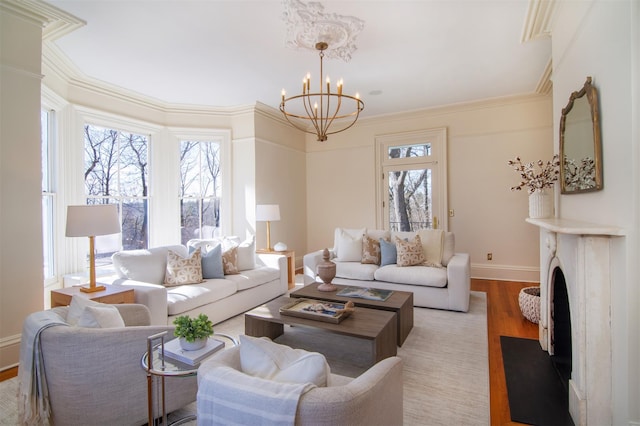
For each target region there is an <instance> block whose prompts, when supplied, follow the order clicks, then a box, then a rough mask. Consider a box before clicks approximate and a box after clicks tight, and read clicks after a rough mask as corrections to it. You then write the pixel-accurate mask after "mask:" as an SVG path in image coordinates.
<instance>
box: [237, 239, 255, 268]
mask: <svg viewBox="0 0 640 426" xmlns="http://www.w3.org/2000/svg"><path fill="white" fill-rule="evenodd" d="M255 267H256V237H255V236H254V235H252V236H251V237H249V238H247V239H246V240H245V241H243V242H242V243H240V245H239V246H238V271H246V270H247V269H255Z"/></svg>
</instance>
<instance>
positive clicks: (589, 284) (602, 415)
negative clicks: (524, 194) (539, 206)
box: [527, 218, 622, 425]
mask: <svg viewBox="0 0 640 426" xmlns="http://www.w3.org/2000/svg"><path fill="white" fill-rule="evenodd" d="M527 222H529V223H531V224H533V225H536V226H538V227H539V228H540V322H539V324H538V327H539V341H540V346H541V347H542V349H543V350H545V351H548V352H549V355H550V356H551V357H552V360H553V361H554V364H555V365H556V368H557V369H558V371H559V372H560V375H561V377H563V378H564V380H565V384H566V387H567V392H568V399H569V412H570V414H571V417H572V418H573V421H574V423H575V424H576V425H587V424H590V425H596V424H597V425H610V424H612V421H613V420H612V399H611V398H612V362H611V317H610V311H611V275H612V271H611V267H610V265H611V239H612V238H615V237H617V236H621V235H622V231H621V230H620V229H618V228H611V227H605V226H597V225H593V224H586V223H582V222H574V221H569V220H565V219H557V218H556V219H527Z"/></svg>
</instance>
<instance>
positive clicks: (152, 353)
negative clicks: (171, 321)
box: [141, 331, 238, 426]
mask: <svg viewBox="0 0 640 426" xmlns="http://www.w3.org/2000/svg"><path fill="white" fill-rule="evenodd" d="M166 335H167V332H166V331H163V332H162V333H157V334H154V335H152V336H149V337H147V352H145V353H144V355H142V360H141V364H142V368H144V370H145V371H146V372H147V404H148V410H149V425H150V426H151V425H154V424H155V423H154V421H155V416H154V410H153V408H154V407H153V399H154V395H153V393H154V392H153V388H154V387H153V380H154V378H158V379H160V392H161V395H160V397H161V398H160V399H161V401H160V403H161V405H162V424H165V425H168V423H167V410H166V405H165V398H164V396H165V392H164V378H165V377H170V376H172V377H188V376H194V375H196V374H197V373H198V367H199V366H200V364H199V363H198V364H196V365H189V364H186V363H184V362H180V361H178V360H175V359H173V358H171V357H169V356H167V355H165V353H164V339H165V336H166ZM211 337H212V338H214V339H217V340H221V341H223V342H224V343H225V347H226V346H227V344H229V345H230V346H237V345H238V341H237V340H236V339H235V338H233V337H232V336H229V335H227V334H224V333H214V334H213V336H211ZM158 341H160V343H157V342H158ZM216 353H217V352H214V353H212V354H211V356H213V355H215V354H216ZM195 418H196V416H195V415H191V416H187V417H185V418H182V419H179V420H177V421H175V422H173V423H171V424H172V425H179V424H182V423H185V422H187V421H190V420H194V419H195Z"/></svg>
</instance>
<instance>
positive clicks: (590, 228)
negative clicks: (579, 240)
mask: <svg viewBox="0 0 640 426" xmlns="http://www.w3.org/2000/svg"><path fill="white" fill-rule="evenodd" d="M526 221H527V222H529V223H530V224H532V225H535V226H538V227H540V228H542V229H546V230H548V231H551V232H555V233H558V234H572V235H609V236H617V237H621V236H624V235H625V232H624V230H623V229H621V228H617V227H615V226H609V225H599V224H596V223H589V222H580V221H577V220H571V219H560V218H550V219H531V218H527V219H526Z"/></svg>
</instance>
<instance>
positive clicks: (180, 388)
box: [41, 304, 197, 426]
mask: <svg viewBox="0 0 640 426" xmlns="http://www.w3.org/2000/svg"><path fill="white" fill-rule="evenodd" d="M115 306H116V307H117V308H118V310H119V311H120V314H121V315H122V317H123V319H124V322H125V326H126V327H125V328H124V329H123V328H102V329H100V328H80V327H50V328H47V329H46V330H44V331H43V332H42V334H41V345H42V346H41V347H42V354H43V358H44V368H45V372H46V373H45V374H46V379H47V384H48V388H49V398H50V404H51V420H52V424H55V425H57V426H61V425H85V426H86V425H107V424H110V425H141V424H145V423H147V420H148V417H147V416H148V411H147V379H146V372H145V371H144V369H143V368H142V365H141V358H142V355H143V354H144V353H145V352H146V350H147V337H148V336H150V335H152V334H156V333H159V332H161V331H164V330H173V327H169V326H149V324H150V314H149V310H148V309H147V308H146V307H145V306H144V305H137V304H131V305H115ZM68 309H69V308H68V307H58V308H53V311H54V312H56V313H58V314H59V315H60V316H61V317H62V318H66V316H67V310H68ZM165 380H166V382H165V387H166V404H167V411H168V412H171V411H174V410H176V409H178V408H181V407H183V406H185V405H187V404H189V403H191V402H193V401H195V400H196V393H197V379H196V377H171V378H165Z"/></svg>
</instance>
